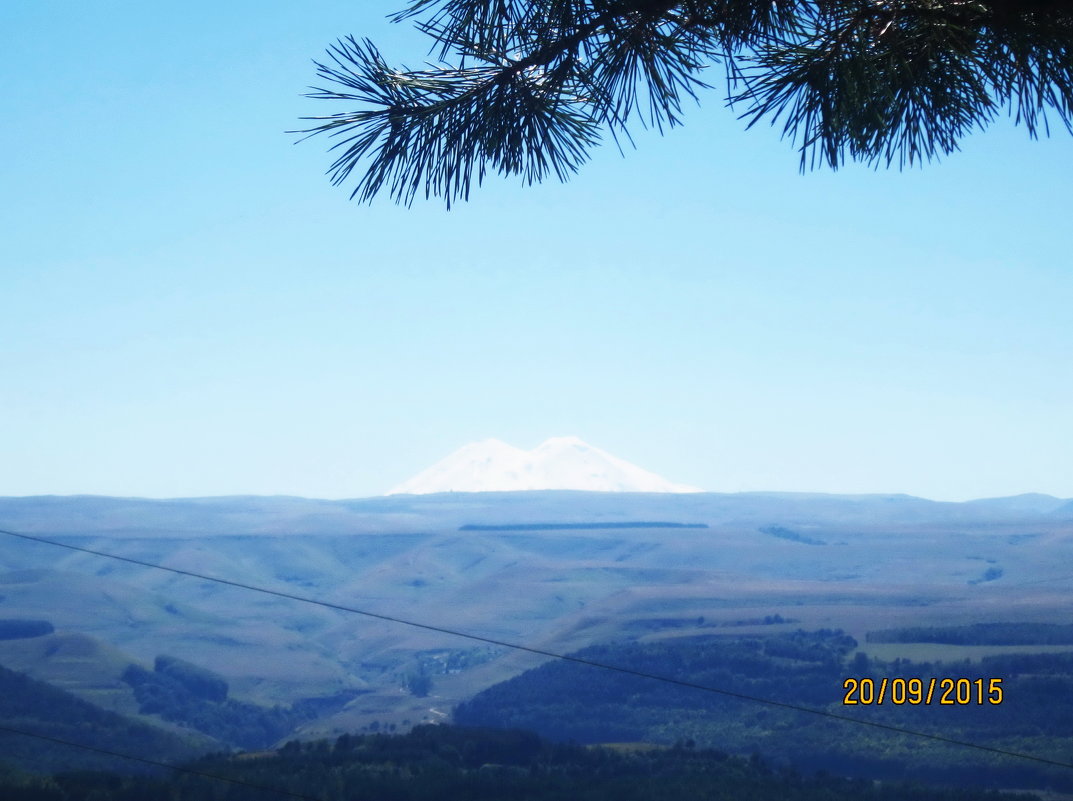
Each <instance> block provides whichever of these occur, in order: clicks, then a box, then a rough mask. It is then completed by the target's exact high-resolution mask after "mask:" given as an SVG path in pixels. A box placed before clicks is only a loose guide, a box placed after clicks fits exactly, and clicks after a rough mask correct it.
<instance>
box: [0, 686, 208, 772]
mask: <svg viewBox="0 0 1073 801" xmlns="http://www.w3.org/2000/svg"><path fill="white" fill-rule="evenodd" d="M0 726H3V727H6V728H11V729H17V730H21V731H26V732H31V733H33V734H37V735H42V736H44V737H52V738H56V739H59V740H67V741H70V742H75V743H83V744H85V745H89V746H93V747H94V748H99V749H103V750H110V751H116V752H119V753H126V754H135V755H137V756H141V757H144V758H148V759H157V760H164V761H176V760H181V759H189V758H190V757H192V756H193V755H194V754H196V753H198V751H199V750H202V751H203V750H204V742H202V743H201V746H202V747H201V749H198V747H197V746H196V745H195V743H193V742H191V741H189V740H187V739H184V738H182V737H179V736H178V735H176V734H172V733H171V732H166V731H163V730H161V729H157V728H154V727H153V726H150V725H148V724H145V723H141V722H139V721H134V720H131V719H129V718H125V717H123V716H122V715H118V714H116V713H114V712H109V711H106V710H104V709H101V708H99V707H96V706H94V705H93V704H90V703H88V702H86V701H83V700H82V699H80V698H78V697H76V696H74V695H72V694H71V693H68V692H65V691H63V690H60V689H58V688H56V687H53V686H51V685H49V684H45V683H44V682H40V681H36V680H35V679H32V678H30V677H29V676H26V675H24V674H22V673H17V672H15V671H13V670H8V669H7V668H5V667H0ZM0 761H2V762H6V763H8V764H18V765H21V766H24V767H26V768H27V769H29V770H33V771H35V772H47V771H52V770H73V769H83V768H86V769H89V768H93V769H101V768H111V769H121V770H130V769H131V766H132V763H130V762H129V761H127V760H115V759H111V758H108V757H106V756H102V755H100V754H94V753H92V752H89V751H85V750H79V749H74V748H71V747H68V746H63V745H59V744H57V743H54V742H50V741H48V740H43V739H40V738H35V737H27V736H24V735H18V734H13V733H9V732H2V731H0Z"/></svg>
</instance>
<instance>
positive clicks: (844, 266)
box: [0, 0, 1073, 500]
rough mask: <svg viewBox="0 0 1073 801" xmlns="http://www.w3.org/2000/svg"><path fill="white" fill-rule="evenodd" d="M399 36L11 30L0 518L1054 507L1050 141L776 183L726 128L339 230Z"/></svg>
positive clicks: (1060, 200) (1057, 400) (414, 45)
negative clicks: (484, 503)
mask: <svg viewBox="0 0 1073 801" xmlns="http://www.w3.org/2000/svg"><path fill="white" fill-rule="evenodd" d="M400 7H401V0H400V2H399V3H388V4H381V3H379V2H367V3H355V2H335V1H334V0H319V1H318V2H316V3H293V2H276V1H275V0H259V1H258V2H251V1H249V0H232V2H227V3H208V2H202V1H201V0H191V2H186V3H172V4H154V3H145V2H136V3H135V2H119V1H118V0H116V1H114V2H109V0H101V2H94V3H76V2H72V1H71V0H67V2H58V1H57V0H9V1H8V2H5V3H3V4H0V31H2V33H0V74H2V75H3V76H4V125H3V126H0V145H2V148H3V152H4V154H5V159H4V166H3V168H2V171H0V176H2V178H0V180H2V182H3V195H2V200H0V204H2V217H0V219H2V229H3V231H4V233H3V236H2V237H0V303H2V309H3V314H2V315H0V375H2V381H0V495H30V494H53V493H54V494H73V493H94V494H110V495H127V496H151V497H178V496H191V495H224V494H235V493H243V494H246V493H249V494H276V493H282V494H293V495H306V496H312V497H328V498H339V497H362V496H369V495H376V494H381V493H383V492H385V491H386V490H387V489H388V488H390V487H391V486H393V485H395V484H397V483H400V482H402V481H403V480H405V479H407V478H409V477H410V476H411V475H412V474H414V473H416V472H418V471H419V470H421V469H423V468H425V467H427V466H428V465H429V464H431V463H432V462H434V461H436V460H438V459H439V458H441V457H443V456H445V455H447V454H448V453H449V452H451V451H452V450H454V449H455V448H457V447H459V446H461V445H463V444H465V443H467V442H470V441H473V440H478V439H483V438H487V437H496V438H499V439H502V440H505V441H506V442H509V443H511V444H513V445H516V446H519V447H522V448H532V447H534V446H535V445H537V444H538V443H539V442H541V441H542V440H544V439H546V438H547V437H550V436H557V435H577V436H580V437H582V438H583V439H585V440H586V441H588V442H590V443H591V444H593V445H595V446H597V447H600V448H603V449H604V450H607V451H609V452H611V453H613V454H615V455H616V456H619V457H621V458H623V459H627V460H629V461H632V462H635V463H636V464H638V465H640V466H642V467H644V468H646V469H648V470H652V471H654V472H656V473H659V474H661V475H663V476H665V477H666V478H668V479H670V480H672V481H675V482H679V483H684V484H692V485H695V486H700V487H703V488H705V489H708V490H712V491H720V492H731V491H739V490H799V491H819V492H848V493H857V492H904V493H910V494H914V495H921V496H924V497H929V498H936V499H943V500H962V499H967V498H975V497H987V496H999V495H1012V494H1017V493H1022V492H1045V493H1050V494H1053V495H1057V496H1060V497H1073V369H1071V364H1073V316H1071V310H1073V266H1071V263H1070V244H1071V240H1073V225H1071V224H1070V213H1071V205H1073V204H1071V201H1070V187H1071V186H1073V137H1070V136H1069V135H1068V134H1067V133H1065V132H1064V130H1060V131H1059V132H1058V133H1056V134H1055V136H1054V138H1052V139H1050V140H1041V141H1038V142H1034V141H1032V140H1030V139H1029V138H1028V136H1027V134H1026V133H1025V132H1024V131H1023V130H1021V129H1015V128H1013V127H1012V125H1009V124H1005V123H1003V124H1001V125H998V126H996V127H994V128H993V129H991V130H990V131H988V132H986V133H982V134H977V135H974V136H973V137H971V138H970V139H968V140H966V141H965V142H964V144H963V152H962V153H960V154H957V155H955V156H952V157H950V158H948V159H945V160H944V161H942V162H941V163H937V164H931V165H928V166H926V167H925V168H923V169H912V170H908V171H905V172H897V171H896V170H892V171H884V170H880V171H874V170H871V169H868V168H860V167H853V168H848V169H844V170H842V171H840V172H838V173H830V172H817V173H811V174H806V175H804V176H802V175H800V174H799V173H798V170H797V164H798V157H797V154H796V153H795V151H794V150H793V148H792V146H791V145H790V144H789V143H787V142H780V141H779V137H778V132H777V131H775V130H772V129H769V128H764V129H754V130H752V131H749V132H745V131H743V124H742V123H741V122H739V121H737V120H735V118H734V114H733V113H732V112H730V111H728V110H727V109H725V108H724V107H723V102H722V97H721V95H720V94H719V93H718V92H711V93H709V94H707V95H705V96H704V97H703V101H704V102H703V105H702V106H701V107H700V108H695V109H691V110H690V112H689V114H688V115H687V118H686V125H685V127H683V128H680V129H676V130H675V131H673V132H671V133H670V134H669V135H667V136H665V137H662V138H661V137H659V136H658V135H655V134H644V133H642V134H641V135H639V136H637V137H636V138H637V143H638V149H637V150H635V151H630V152H627V153H626V155H625V158H623V157H622V156H620V155H619V153H618V152H617V151H616V149H615V148H614V147H613V146H611V145H609V146H606V147H604V148H602V149H600V150H598V151H596V152H595V154H594V157H593V160H592V161H591V162H590V163H589V164H588V165H587V166H586V167H585V168H584V169H583V170H582V172H581V173H580V174H579V175H578V176H577V177H576V178H575V179H574V180H572V181H571V182H569V183H567V184H558V183H548V184H545V185H543V186H539V187H533V188H525V187H523V186H521V185H520V184H519V183H518V182H516V181H499V180H493V181H492V182H490V183H489V184H486V186H485V187H484V188H483V189H481V190H480V191H479V192H478V193H477V194H476V196H475V197H474V198H473V199H472V200H471V202H470V203H468V204H462V205H459V206H458V207H457V208H455V209H453V210H452V211H450V212H447V211H445V210H444V208H443V204H442V203H441V202H439V201H432V202H421V201H419V202H418V203H417V204H415V206H414V207H413V208H411V209H406V208H400V207H396V206H394V205H393V204H392V203H391V202H390V201H389V200H387V199H386V198H384V199H381V200H379V201H377V202H376V203H374V205H372V206H362V205H358V204H355V203H352V202H349V201H348V200H347V192H344V191H342V190H339V189H334V188H332V187H331V186H330V185H329V183H328V180H327V178H326V177H325V175H324V172H325V170H326V169H327V167H328V165H329V163H330V158H329V157H328V155H327V153H326V145H327V144H328V142H327V140H319V141H318V140H317V139H313V140H310V141H307V142H304V143H301V144H297V145H296V144H294V141H295V139H296V138H297V137H296V136H293V135H288V134H286V133H284V132H285V131H286V130H288V129H294V128H296V127H299V125H300V123H299V122H298V119H297V118H298V117H300V116H302V115H309V114H320V113H329V112H332V111H337V110H341V109H336V108H332V107H330V106H329V104H326V103H318V102H316V101H313V100H308V99H304V98H302V97H301V94H302V92H303V91H305V90H306V87H307V86H308V85H309V84H311V83H314V82H315V80H314V68H313V65H312V59H313V58H320V57H321V55H322V54H323V51H324V48H325V47H326V46H327V45H329V44H330V43H331V42H332V41H334V40H335V39H336V38H338V37H341V36H344V35H347V34H354V35H356V36H366V35H367V36H369V37H370V38H372V39H373V40H374V41H376V42H377V43H378V44H379V45H380V46H381V48H382V49H383V50H384V51H385V54H386V55H387V56H388V58H389V60H393V61H396V62H407V63H410V64H418V63H420V62H421V60H422V59H423V57H424V54H425V50H426V44H425V40H424V39H423V37H422V36H421V34H419V33H417V32H416V31H414V30H412V29H411V28H409V27H408V26H405V25H394V26H393V25H389V24H388V23H387V22H386V21H385V19H384V17H385V15H387V14H388V13H390V12H392V11H396V10H398V9H399V8H400Z"/></svg>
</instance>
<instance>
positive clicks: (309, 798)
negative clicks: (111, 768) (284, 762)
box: [0, 531, 324, 801]
mask: <svg viewBox="0 0 1073 801" xmlns="http://www.w3.org/2000/svg"><path fill="white" fill-rule="evenodd" d="M2 533H4V534H6V533H8V532H6V531H5V532H2ZM0 732H7V733H8V734H21V735H22V736H23V737H35V738H37V739H38V740H46V741H48V742H50V743H59V744H60V745H69V746H72V747H74V748H82V749H84V750H86V751H93V752H94V753H97V754H104V755H106V756H111V757H119V758H120V759H129V760H131V761H133V762H142V763H144V764H146V765H153V766H155V767H158V768H167V769H169V770H176V771H179V772H180V773H187V774H190V775H191V776H200V777H201V778H202V779H214V780H216V781H221V782H230V783H231V784H241V785H242V786H243V787H252V788H253V789H255V790H264V791H265V792H268V793H276V794H277V795H285V796H289V797H291V798H300V799H302V801H324V799H323V798H318V797H317V796H314V795H303V794H302V793H295V792H291V791H290V790H284V789H283V788H282V787H269V786H268V785H267V784H254V783H253V782H247V781H243V780H242V779H235V778H232V777H231V776H221V775H219V774H217V773H205V772H204V771H201V770H194V769H193V768H185V767H181V766H179V765H172V764H170V763H168V762H158V761H157V760H155V759H148V758H146V757H139V756H132V755H131V754H121V753H120V752H118V751H110V750H108V749H107V748H98V747H97V746H95V745H85V744H84V743H75V742H71V741H70V740H63V739H60V738H59V737H49V736H48V735H45V734H37V733H36V732H32V731H23V730H22V729H15V728H12V727H11V726H3V725H0Z"/></svg>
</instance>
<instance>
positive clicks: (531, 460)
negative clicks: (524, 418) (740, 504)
mask: <svg viewBox="0 0 1073 801" xmlns="http://www.w3.org/2000/svg"><path fill="white" fill-rule="evenodd" d="M548 489H570V490H588V491H590V492H701V491H702V490H699V489H697V488H696V487H687V486H684V485H682V484H672V483H671V482H670V481H667V480H666V479H664V478H661V477H660V476H657V475H656V474H655V473H650V472H648V471H647V470H643V469H641V468H640V467H638V466H637V465H633V464H630V463H629V462H626V461H623V460H622V459H619V458H617V457H615V456H612V455H611V454H609V453H607V452H605V451H602V450H600V449H599V448H594V447H593V446H592V445H589V444H588V443H586V442H584V441H582V440H580V439H578V438H577V437H553V438H552V439H549V440H547V441H546V442H543V443H541V444H540V445H539V446H537V447H536V448H534V449H533V450H531V451H523V450H522V449H521V448H515V447H514V446H513V445H508V444H507V443H505V442H501V441H499V440H498V439H486V440H482V441H481V442H472V443H470V444H469V445H464V446H463V447H461V448H459V449H458V450H457V451H455V452H454V453H452V454H451V455H450V456H448V457H447V458H446V459H443V460H442V461H439V462H437V463H436V464H434V465H432V467H430V468H428V469H427V470H424V471H422V472H420V473H418V474H417V475H416V476H414V477H413V478H411V479H410V480H409V481H406V482H404V483H402V484H400V485H399V486H397V487H395V488H394V489H393V490H391V491H390V492H389V493H388V494H389V495H428V494H430V493H434V492H512V491H517V490H548Z"/></svg>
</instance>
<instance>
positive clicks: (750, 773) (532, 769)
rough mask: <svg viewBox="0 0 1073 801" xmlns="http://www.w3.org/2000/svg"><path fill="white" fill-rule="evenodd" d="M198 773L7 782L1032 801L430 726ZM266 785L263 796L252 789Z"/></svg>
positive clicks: (329, 792)
mask: <svg viewBox="0 0 1073 801" xmlns="http://www.w3.org/2000/svg"><path fill="white" fill-rule="evenodd" d="M191 767H192V768H193V769H195V770H197V771H200V772H203V773H209V774H214V775H218V776H226V777H228V778H229V779H231V780H232V783H226V782H222V781H212V780H210V779H206V778H204V777H200V776H192V775H189V774H176V775H175V776H174V778H172V779H169V780H167V781H164V780H159V779H148V778H140V777H131V776H126V777H119V776H113V775H100V774H97V775H94V774H87V773H76V774H65V775H59V776H55V777H52V778H46V779H41V778H33V777H27V776H17V775H8V776H6V777H4V776H3V775H2V774H0V795H2V796H3V797H4V798H6V799H18V801H82V799H93V801H134V799H138V800H139V801H140V800H141V799H153V798H168V799H170V801H202V799H207V798H212V799H215V801H240V800H241V801H246V800H247V799H250V800H251V801H252V800H253V799H258V801H260V800H261V799H272V798H282V797H285V796H281V795H277V794H274V793H273V792H271V790H265V789H263V788H276V789H278V790H281V791H285V792H291V793H298V794H300V795H301V796H303V797H305V798H312V799H323V801H350V800H351V799H358V798H364V799H377V801H442V799H451V801H488V800H490V799H526V800H527V801H577V799H584V801H693V799H700V798H703V799H707V800H708V801H742V800H743V799H757V800H760V799H778V800H779V801H1018V799H1021V800H1022V801H1028V799H1030V798H1031V797H1030V796H1026V795H1017V796H1014V795H995V794H993V793H983V792H974V791H971V790H951V789H942V788H929V787H924V786H912V785H907V784H904V783H901V782H899V783H875V782H871V781H865V780H852V779H844V778H838V777H834V776H830V775H824V776H812V777H806V776H802V775H800V774H798V773H795V772H792V771H781V770H773V769H772V768H770V767H769V766H767V765H766V764H765V763H764V762H763V761H762V760H759V759H756V758H752V759H743V758H738V757H730V756H727V755H726V754H724V753H721V752H718V751H707V750H698V749H694V748H689V747H685V746H681V747H677V748H667V749H662V748H653V749H643V750H641V749H607V748H587V747H584V746H579V745H564V744H553V743H550V742H548V741H546V740H541V739H540V738H539V737H537V736H536V735H534V734H531V733H528V732H522V731H488V730H475V729H465V728H455V727H451V726H421V727H418V728H417V729H415V730H414V731H412V732H411V733H409V734H407V735H403V736H398V737H391V736H384V735H370V736H351V735H343V736H341V737H339V738H338V739H336V740H335V741H334V742H332V741H328V740H323V741H319V742H312V743H301V744H300V743H298V742H292V743H288V745H287V746H286V747H284V748H283V749H282V750H281V751H278V752H274V753H268V754H258V755H250V756H249V757H241V756H240V757H235V758H219V757H217V758H209V759H203V760H201V761H199V762H197V763H196V764H194V765H192V766H191ZM249 784H253V785H258V786H259V787H260V788H262V789H255V788H253V787H249V786H247V785H249Z"/></svg>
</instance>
